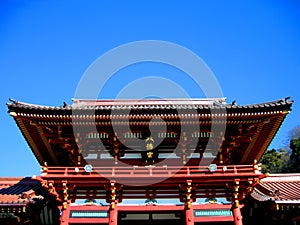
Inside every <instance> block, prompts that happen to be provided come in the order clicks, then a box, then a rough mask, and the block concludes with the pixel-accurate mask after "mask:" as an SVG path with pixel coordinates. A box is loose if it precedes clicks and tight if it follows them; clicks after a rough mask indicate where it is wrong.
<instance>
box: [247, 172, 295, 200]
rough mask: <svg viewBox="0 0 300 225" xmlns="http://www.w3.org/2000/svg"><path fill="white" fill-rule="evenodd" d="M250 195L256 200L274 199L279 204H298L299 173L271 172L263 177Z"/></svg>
mask: <svg viewBox="0 0 300 225" xmlns="http://www.w3.org/2000/svg"><path fill="white" fill-rule="evenodd" d="M251 196H252V197H253V198H254V199H256V200H258V201H274V202H275V203H277V204H280V205H290V204H293V205H295V204H297V205H298V204H300V173H297V174H271V175H270V176H269V177H266V178H263V179H262V180H261V182H260V184H259V185H258V186H256V187H255V189H254V191H253V192H252V193H251Z"/></svg>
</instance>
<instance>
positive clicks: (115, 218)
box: [109, 204, 118, 225]
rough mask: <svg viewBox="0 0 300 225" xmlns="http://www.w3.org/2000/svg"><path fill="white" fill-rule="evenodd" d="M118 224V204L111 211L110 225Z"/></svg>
mask: <svg viewBox="0 0 300 225" xmlns="http://www.w3.org/2000/svg"><path fill="white" fill-rule="evenodd" d="M117 223H118V206H117V204H115V205H114V207H113V208H112V207H111V208H110V210H109V225H117Z"/></svg>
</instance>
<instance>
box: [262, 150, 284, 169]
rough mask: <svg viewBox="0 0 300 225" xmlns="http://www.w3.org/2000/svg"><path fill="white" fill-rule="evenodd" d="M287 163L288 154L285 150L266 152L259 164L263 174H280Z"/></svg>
mask: <svg viewBox="0 0 300 225" xmlns="http://www.w3.org/2000/svg"><path fill="white" fill-rule="evenodd" d="M288 161H289V153H288V151H287V150H286V149H283V148H281V149H279V150H278V151H277V150H276V149H272V150H268V151H266V152H265V154H264V155H263V157H262V159H261V160H260V163H261V164H262V172H263V173H281V172H283V169H284V168H286V166H287V164H288Z"/></svg>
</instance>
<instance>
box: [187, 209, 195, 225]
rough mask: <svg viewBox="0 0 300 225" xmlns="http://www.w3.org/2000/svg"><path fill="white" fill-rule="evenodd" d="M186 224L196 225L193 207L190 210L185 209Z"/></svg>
mask: <svg viewBox="0 0 300 225" xmlns="http://www.w3.org/2000/svg"><path fill="white" fill-rule="evenodd" d="M185 224H186V225H194V212H193V206H192V205H191V206H190V208H187V207H186V209H185Z"/></svg>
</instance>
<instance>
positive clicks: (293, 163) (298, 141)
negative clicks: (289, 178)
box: [283, 127, 300, 173]
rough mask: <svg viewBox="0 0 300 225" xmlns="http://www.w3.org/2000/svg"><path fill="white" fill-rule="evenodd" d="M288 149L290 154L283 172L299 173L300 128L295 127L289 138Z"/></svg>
mask: <svg viewBox="0 0 300 225" xmlns="http://www.w3.org/2000/svg"><path fill="white" fill-rule="evenodd" d="M290 149H291V150H292V154H291V156H290V159H289V161H288V165H287V169H286V171H283V172H288V173H300V130H299V127H297V128H296V129H295V130H294V134H293V136H292V137H291V140H290Z"/></svg>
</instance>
